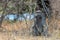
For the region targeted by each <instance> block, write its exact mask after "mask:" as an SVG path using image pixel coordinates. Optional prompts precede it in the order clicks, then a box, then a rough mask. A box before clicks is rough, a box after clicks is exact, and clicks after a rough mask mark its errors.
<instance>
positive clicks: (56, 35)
mask: <svg viewBox="0 0 60 40" xmlns="http://www.w3.org/2000/svg"><path fill="white" fill-rule="evenodd" d="M51 22H52V23H54V22H53V21H51ZM56 22H57V25H58V26H57V29H54V28H53V27H52V26H54V25H50V26H51V27H49V31H50V35H52V36H49V37H44V36H32V35H31V33H30V30H29V28H30V27H31V25H32V24H33V22H32V21H28V22H27V23H28V25H26V23H25V21H24V22H21V23H20V22H16V23H13V24H10V23H7V22H3V25H2V26H3V28H5V30H9V31H0V40H60V32H59V31H60V30H59V28H60V21H56ZM16 30H18V31H16ZM51 31H52V32H51Z"/></svg>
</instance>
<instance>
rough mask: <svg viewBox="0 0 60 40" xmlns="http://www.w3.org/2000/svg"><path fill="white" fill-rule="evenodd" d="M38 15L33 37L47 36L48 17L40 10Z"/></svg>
mask: <svg viewBox="0 0 60 40" xmlns="http://www.w3.org/2000/svg"><path fill="white" fill-rule="evenodd" d="M36 13H37V15H36V16H35V21H34V26H33V27H32V29H33V30H32V31H33V35H36V36H39V35H47V31H48V30H47V28H48V27H47V25H46V16H45V14H44V13H42V12H41V11H39V10H38V11H37V12H36Z"/></svg>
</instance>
